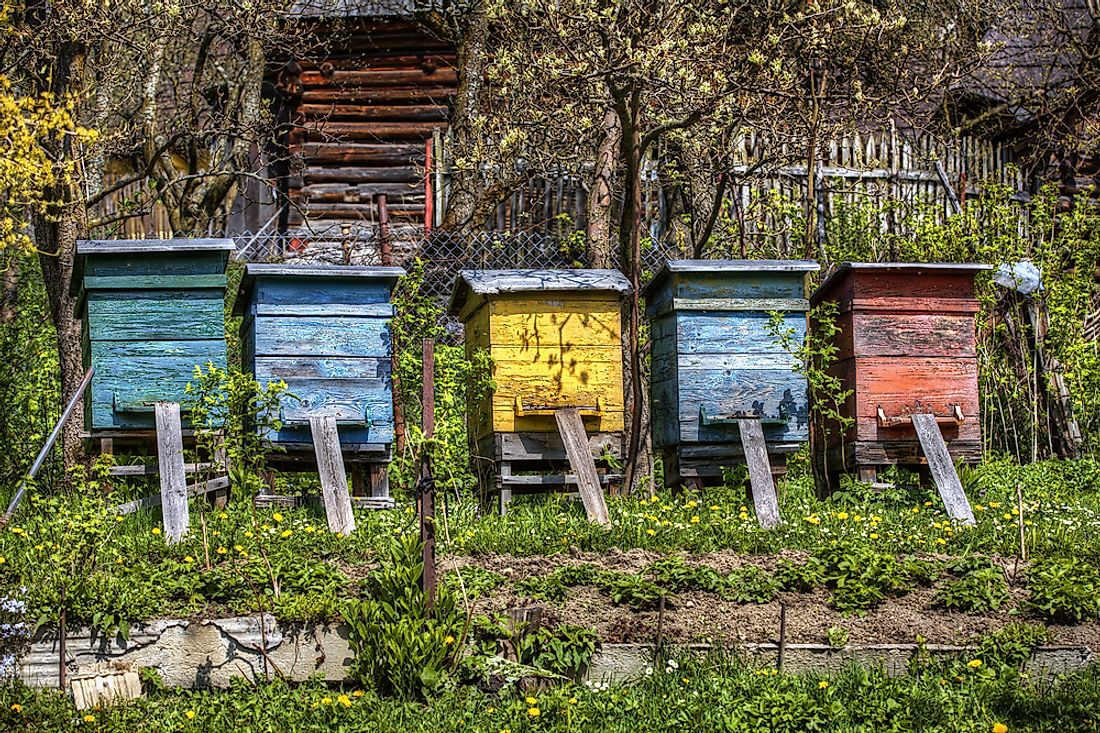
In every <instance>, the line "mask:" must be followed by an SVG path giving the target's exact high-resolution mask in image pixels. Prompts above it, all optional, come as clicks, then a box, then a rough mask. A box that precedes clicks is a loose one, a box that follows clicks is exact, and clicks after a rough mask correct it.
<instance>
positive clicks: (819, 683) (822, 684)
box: [817, 680, 829, 690]
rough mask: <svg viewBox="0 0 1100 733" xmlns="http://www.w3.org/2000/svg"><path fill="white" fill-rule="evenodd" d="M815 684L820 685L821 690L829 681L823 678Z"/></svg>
mask: <svg viewBox="0 0 1100 733" xmlns="http://www.w3.org/2000/svg"><path fill="white" fill-rule="evenodd" d="M817 686H818V687H820V688H821V689H822V690H824V689H825V688H826V687H828V686H829V683H828V682H826V681H825V680H821V681H820V682H818V683H817Z"/></svg>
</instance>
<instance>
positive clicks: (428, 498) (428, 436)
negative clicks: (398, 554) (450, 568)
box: [420, 339, 436, 613]
mask: <svg viewBox="0 0 1100 733" xmlns="http://www.w3.org/2000/svg"><path fill="white" fill-rule="evenodd" d="M423 365H424V378H423V380H422V384H423V388H424V389H423V394H422V402H421V404H423V406H424V408H423V415H422V416H421V426H422V428H423V431H424V440H425V441H429V442H430V441H431V440H432V439H433V438H434V437H435V339H424V360H423ZM420 486H421V492H420V541H421V543H422V546H423V552H424V555H423V560H424V579H423V584H424V605H425V606H426V608H427V611H428V612H429V613H431V611H432V609H433V608H435V587H436V577H435V570H436V568H435V480H434V479H433V477H432V458H431V452H430V450H428V448H427V446H425V450H424V451H423V454H422V455H421V462H420Z"/></svg>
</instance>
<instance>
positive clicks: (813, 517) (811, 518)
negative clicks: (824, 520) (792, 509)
mask: <svg viewBox="0 0 1100 733" xmlns="http://www.w3.org/2000/svg"><path fill="white" fill-rule="evenodd" d="M804 519H805V521H806V522H808V523H809V524H821V520H820V519H818V517H817V515H816V514H811V515H810V516H808V517H805V518H804Z"/></svg>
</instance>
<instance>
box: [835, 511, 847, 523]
mask: <svg viewBox="0 0 1100 733" xmlns="http://www.w3.org/2000/svg"><path fill="white" fill-rule="evenodd" d="M836 518H837V519H839V520H840V521H842V522H843V521H844V520H845V519H847V518H848V512H837V513H836Z"/></svg>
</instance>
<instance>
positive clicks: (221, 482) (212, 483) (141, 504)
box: [108, 476, 229, 514]
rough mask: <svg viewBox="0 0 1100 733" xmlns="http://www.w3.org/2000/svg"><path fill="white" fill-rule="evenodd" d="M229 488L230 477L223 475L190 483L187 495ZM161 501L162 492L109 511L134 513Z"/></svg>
mask: <svg viewBox="0 0 1100 733" xmlns="http://www.w3.org/2000/svg"><path fill="white" fill-rule="evenodd" d="M228 488H229V477H228V476H221V477H220V478H215V479H210V480H209V481H203V482H201V483H197V484H189V485H188V486H187V495H188V496H189V497H190V496H200V495H202V494H209V493H210V492H211V491H221V490H224V489H228ZM160 502H161V497H160V494H153V495H152V496H146V497H145V498H144V499H134V500H133V501H128V502H126V503H125V504H118V505H116V506H113V507H111V508H110V509H109V510H108V511H111V512H114V513H115V514H133V513H134V512H136V511H139V510H141V509H152V508H153V507H157V506H160V505H161V504H160Z"/></svg>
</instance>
